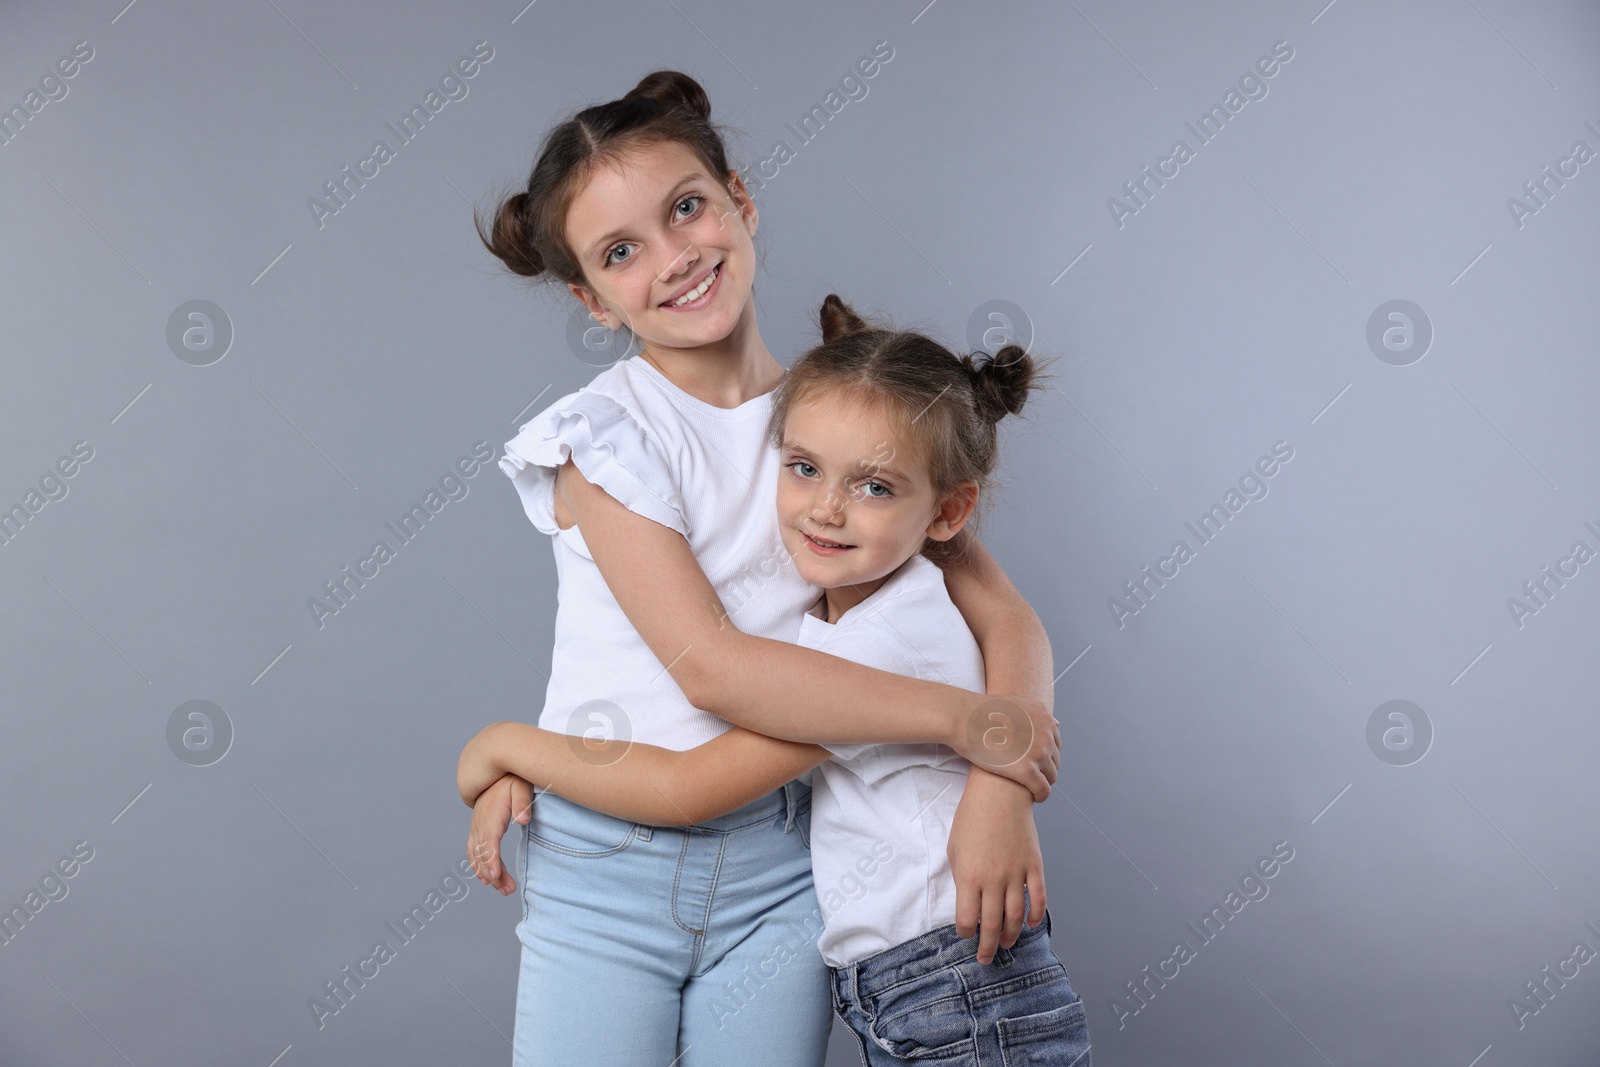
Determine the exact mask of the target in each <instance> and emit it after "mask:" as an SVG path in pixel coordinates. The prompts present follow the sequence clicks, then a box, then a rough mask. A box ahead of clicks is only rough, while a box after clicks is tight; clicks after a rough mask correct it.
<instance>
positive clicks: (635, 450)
mask: <svg viewBox="0 0 1600 1067" xmlns="http://www.w3.org/2000/svg"><path fill="white" fill-rule="evenodd" d="M628 362H629V361H628V360H623V361H621V362H619V363H616V364H614V365H612V366H611V367H609V368H607V369H606V370H604V371H602V372H601V373H600V374H598V375H596V376H595V378H594V380H593V381H591V382H590V383H589V384H588V385H586V386H584V387H583V388H582V389H579V390H578V391H576V392H573V393H568V394H567V395H566V396H563V397H561V398H560V399H559V400H557V401H555V402H554V403H552V404H551V405H550V406H549V407H547V408H545V409H544V410H542V411H540V412H539V413H538V414H537V415H535V416H533V417H532V418H531V419H529V420H528V421H527V422H524V423H523V424H522V426H521V427H520V428H519V430H518V432H517V435H516V436H515V437H513V438H512V439H511V440H509V441H507V442H506V444H505V451H504V454H503V456H502V457H501V459H500V469H501V470H502V471H504V472H505V474H506V476H507V477H509V478H511V479H513V480H514V481H517V482H518V485H519V489H520V488H521V487H522V486H523V485H524V484H526V485H527V487H528V492H527V493H526V494H525V495H524V503H525V504H526V505H527V506H528V509H529V517H530V518H532V519H533V520H534V524H535V525H536V526H538V527H539V528H540V529H541V530H545V531H546V532H551V531H550V530H548V529H546V527H547V526H553V525H554V519H553V515H547V514H545V513H546V512H547V511H548V510H549V497H550V484H551V483H553V478H554V470H555V469H556V468H558V467H560V466H561V465H562V464H564V463H565V462H566V461H567V460H568V459H569V458H570V459H571V460H572V461H573V462H574V463H575V464H576V465H577V467H578V469H579V470H580V471H582V472H583V475H584V477H585V478H588V479H589V480H590V481H592V482H594V483H596V484H597V485H599V486H600V487H601V488H603V489H605V490H606V492H607V493H609V494H610V495H611V496H613V497H615V498H616V499H617V500H619V501H621V503H622V504H624V505H625V506H626V507H627V508H628V509H629V510H631V511H635V512H638V513H639V514H641V515H644V516H645V517H646V518H650V519H654V520H655V521H657V522H659V523H661V524H662V525H664V526H668V527H671V528H672V529H675V530H677V531H678V532H680V533H683V534H685V535H687V533H688V522H687V519H686V518H685V516H684V514H683V508H682V504H681V500H680V495H681V494H680V489H679V485H678V477H677V468H676V465H675V463H674V462H673V460H672V454H673V451H674V450H673V449H672V448H670V447H669V444H670V441H671V440H672V433H671V429H670V425H664V421H666V422H668V423H670V419H668V420H664V419H663V417H662V416H663V412H662V411H661V410H660V408H661V406H662V405H660V403H659V401H658V398H654V397H653V396H652V394H651V390H650V389H649V387H648V385H647V384H643V383H641V382H640V381H638V379H637V378H636V377H635V376H634V372H630V369H629V368H628V366H627V364H628ZM641 386H642V387H641ZM667 414H670V412H669V413H667Z"/></svg>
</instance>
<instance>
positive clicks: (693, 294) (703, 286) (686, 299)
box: [672, 263, 722, 307]
mask: <svg viewBox="0 0 1600 1067" xmlns="http://www.w3.org/2000/svg"><path fill="white" fill-rule="evenodd" d="M720 270H722V264H721V263H718V264H717V265H716V266H715V267H713V268H711V273H710V274H707V275H706V280H705V281H703V282H701V283H700V284H699V285H697V286H695V287H694V288H693V289H690V290H689V291H688V292H687V293H684V294H683V295H682V296H680V297H678V299H676V300H674V301H673V302H672V306H673V307H682V306H683V305H685V304H692V303H694V302H695V301H696V300H699V299H700V298H701V297H702V296H705V295H706V290H707V289H709V288H711V283H712V282H714V281H716V280H717V272H718V271H720Z"/></svg>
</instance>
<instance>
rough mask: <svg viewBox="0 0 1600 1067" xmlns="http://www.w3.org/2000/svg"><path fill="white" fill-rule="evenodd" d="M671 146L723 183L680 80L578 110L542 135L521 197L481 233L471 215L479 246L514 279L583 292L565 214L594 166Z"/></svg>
mask: <svg viewBox="0 0 1600 1067" xmlns="http://www.w3.org/2000/svg"><path fill="white" fill-rule="evenodd" d="M672 141H675V142H677V143H679V144H682V145H683V146H684V147H686V148H688V149H689V150H690V151H691V152H693V153H694V154H695V155H696V156H697V157H699V159H700V162H702V163H704V164H705V167H706V169H707V170H708V171H710V172H711V177H712V178H714V179H716V180H717V181H720V182H722V183H724V184H726V183H727V182H728V170H729V168H728V158H727V150H726V148H725V147H724V145H723V141H722V134H721V133H720V132H718V130H717V128H716V127H715V126H713V125H712V123H711V101H710V99H709V98H708V97H707V96H706V92H705V90H704V89H702V88H701V87H700V83H699V82H697V81H695V80H694V79H693V78H691V77H689V75H687V74H681V73H679V72H678V71H675V70H658V71H654V72H652V73H650V74H646V75H645V76H644V77H643V78H642V79H640V81H639V84H638V85H636V86H634V87H633V88H632V89H631V90H629V91H628V93H627V94H626V95H625V96H623V97H622V99H620V100H613V101H611V102H610V103H606V104H595V105H594V106H592V107H587V108H584V109H583V110H582V111H579V112H578V113H577V114H575V115H573V116H571V117H570V118H568V119H566V120H565V121H563V122H561V123H559V124H557V125H556V126H555V127H553V128H552V129H551V130H550V131H549V132H548V133H547V134H545V137H544V141H543V143H542V144H541V145H540V148H539V157H538V159H537V160H536V161H535V162H534V164H533V169H532V170H531V171H530V172H529V174H528V187H527V189H526V190H525V191H523V192H519V193H514V194H512V195H511V196H508V197H506V198H505V199H504V200H502V201H501V202H500V205H499V207H498V208H496V209H495V211H494V218H493V221H492V223H491V224H490V225H489V228H488V230H487V232H486V231H485V227H484V220H483V219H482V217H480V216H478V215H477V214H476V213H474V217H473V222H474V224H475V225H476V227H477V230H478V238H479V240H481V241H482V242H483V244H484V247H485V248H487V249H488V250H489V251H490V252H492V253H494V255H495V256H496V257H498V258H499V259H500V261H501V262H503V263H504V264H505V265H506V267H507V268H508V269H509V270H511V271H512V272H513V273H515V274H520V275H522V276H523V277H525V278H539V277H554V278H555V279H556V280H558V281H561V282H564V283H569V284H587V280H586V279H585V277H584V274H583V268H582V267H581V266H580V265H579V264H578V261H577V257H576V256H574V255H573V253H572V249H571V248H569V247H568V246H567V240H566V232H565V226H566V218H567V208H568V207H569V206H570V205H571V203H572V200H573V198H574V197H575V196H576V195H577V194H578V191H579V190H580V189H582V188H583V184H584V182H585V181H587V180H588V177H589V175H590V174H591V173H593V171H594V169H595V168H596V167H597V166H599V165H601V164H603V163H609V162H613V161H615V160H616V159H617V157H618V156H620V155H621V154H622V153H623V152H624V151H626V150H628V149H631V148H637V147H639V146H641V145H647V144H660V143H664V142H672Z"/></svg>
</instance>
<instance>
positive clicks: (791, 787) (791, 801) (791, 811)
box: [783, 781, 800, 833]
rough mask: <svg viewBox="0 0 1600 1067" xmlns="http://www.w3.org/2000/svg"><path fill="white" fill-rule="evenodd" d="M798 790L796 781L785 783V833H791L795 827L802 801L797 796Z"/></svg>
mask: <svg viewBox="0 0 1600 1067" xmlns="http://www.w3.org/2000/svg"><path fill="white" fill-rule="evenodd" d="M796 792H797V790H796V789H795V783H794V782H792V781H789V782H784V783H783V806H784V819H783V832H784V833H789V832H790V831H792V830H793V829H794V820H795V817H796V816H797V815H798V814H799V806H800V802H799V800H798V799H797V798H796V796H795V794H796Z"/></svg>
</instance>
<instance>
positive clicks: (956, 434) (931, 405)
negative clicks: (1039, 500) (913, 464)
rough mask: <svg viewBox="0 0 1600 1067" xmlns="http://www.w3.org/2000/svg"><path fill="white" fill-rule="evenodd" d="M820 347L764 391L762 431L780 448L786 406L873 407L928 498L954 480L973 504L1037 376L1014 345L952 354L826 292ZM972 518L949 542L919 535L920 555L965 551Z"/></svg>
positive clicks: (953, 555)
mask: <svg viewBox="0 0 1600 1067" xmlns="http://www.w3.org/2000/svg"><path fill="white" fill-rule="evenodd" d="M819 317H820V318H821V321H822V343H821V344H820V345H818V346H816V347H815V348H813V349H811V350H810V351H809V352H807V353H806V354H805V355H803V356H801V357H800V359H798V360H796V361H795V364H794V366H793V367H791V368H790V370H789V372H788V373H787V374H786V375H784V377H783V380H782V381H781V382H780V383H779V384H778V388H777V390H776V392H774V394H773V401H772V419H771V422H770V423H769V424H768V434H769V436H770V438H771V440H772V443H773V444H774V445H775V446H778V447H780V448H781V447H782V444H783V425H784V420H785V419H786V418H787V416H788V412H789V410H790V408H791V407H793V406H794V405H795V404H798V403H801V402H803V401H806V400H809V399H812V398H814V397H817V396H819V395H823V394H827V393H833V392H835V391H838V392H842V393H843V394H845V395H847V396H850V397H852V398H854V399H857V400H862V401H866V402H868V403H871V404H875V405H879V406H880V407H881V408H882V410H884V411H885V412H886V413H887V414H888V415H889V417H890V418H893V419H895V420H896V421H897V422H898V424H899V426H900V429H901V430H902V432H903V433H904V434H905V435H906V436H907V437H909V438H910V439H911V441H912V442H913V445H914V447H915V449H916V451H917V458H918V459H920V460H921V461H922V462H924V463H925V464H926V465H927V469H928V476H929V480H930V481H932V482H933V490H934V493H935V495H937V496H938V497H939V498H940V499H943V497H944V496H945V494H947V493H949V492H950V491H951V490H952V489H954V488H955V487H956V486H957V485H958V484H959V483H961V482H964V481H969V480H970V481H973V482H976V483H977V485H978V490H979V492H978V501H979V504H980V506H981V505H982V503H983V502H984V500H985V499H986V496H987V494H986V492H985V491H986V490H987V489H988V488H989V486H990V484H991V481H992V479H991V477H990V476H991V474H992V473H993V471H994V468H995V463H996V461H997V459H998V458H999V455H998V453H999V435H998V433H997V432H996V424H997V423H998V422H999V421H1000V420H1001V419H1003V418H1005V417H1006V416H1007V415H1015V414H1018V413H1019V412H1021V411H1022V405H1023V402H1024V401H1025V400H1026V399H1027V397H1028V393H1029V391H1030V390H1033V389H1037V388H1040V385H1041V381H1042V379H1043V378H1044V377H1045V375H1044V374H1043V373H1042V371H1041V370H1040V367H1039V364H1038V363H1037V362H1036V361H1035V360H1034V358H1033V357H1032V356H1030V355H1028V353H1027V351H1026V350H1025V349H1023V348H1022V347H1021V346H1020V345H1015V344H1008V345H1006V346H1005V347H1003V348H1001V349H1000V351H998V352H996V353H994V354H993V355H990V354H989V353H987V352H981V353H971V354H968V355H960V356H958V355H956V354H955V353H954V352H951V351H950V350H949V349H948V348H946V347H944V346H943V345H941V344H939V343H938V342H937V341H934V340H932V339H931V338H929V337H926V336H924V335H923V334H920V333H916V332H913V331H910V330H896V329H893V328H890V327H888V326H881V325H875V324H872V323H869V322H867V321H865V320H864V319H862V318H861V316H859V315H857V314H856V313H855V311H854V310H853V309H851V308H850V306H849V305H847V304H846V303H845V302H844V301H843V300H840V299H839V297H838V296H836V295H835V294H833V293H829V294H828V296H827V297H826V298H825V299H824V300H823V301H822V309H821V312H820V315H819ZM977 519H978V515H977V513H976V511H975V512H974V514H973V516H972V519H971V520H969V522H968V524H967V526H965V527H963V528H962V532H961V533H960V534H958V535H957V536H956V537H954V538H951V539H950V540H949V541H935V540H932V539H929V540H928V541H927V543H926V544H924V545H923V548H922V554H923V555H924V556H926V557H928V559H930V560H932V561H933V562H934V563H936V564H938V565H939V566H941V567H946V566H949V565H950V564H951V563H955V562H958V561H959V560H960V559H961V558H962V557H964V556H965V555H966V553H967V551H968V545H969V541H970V539H971V536H972V535H971V534H970V533H969V532H968V531H970V530H973V529H975V527H976V525H977Z"/></svg>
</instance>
